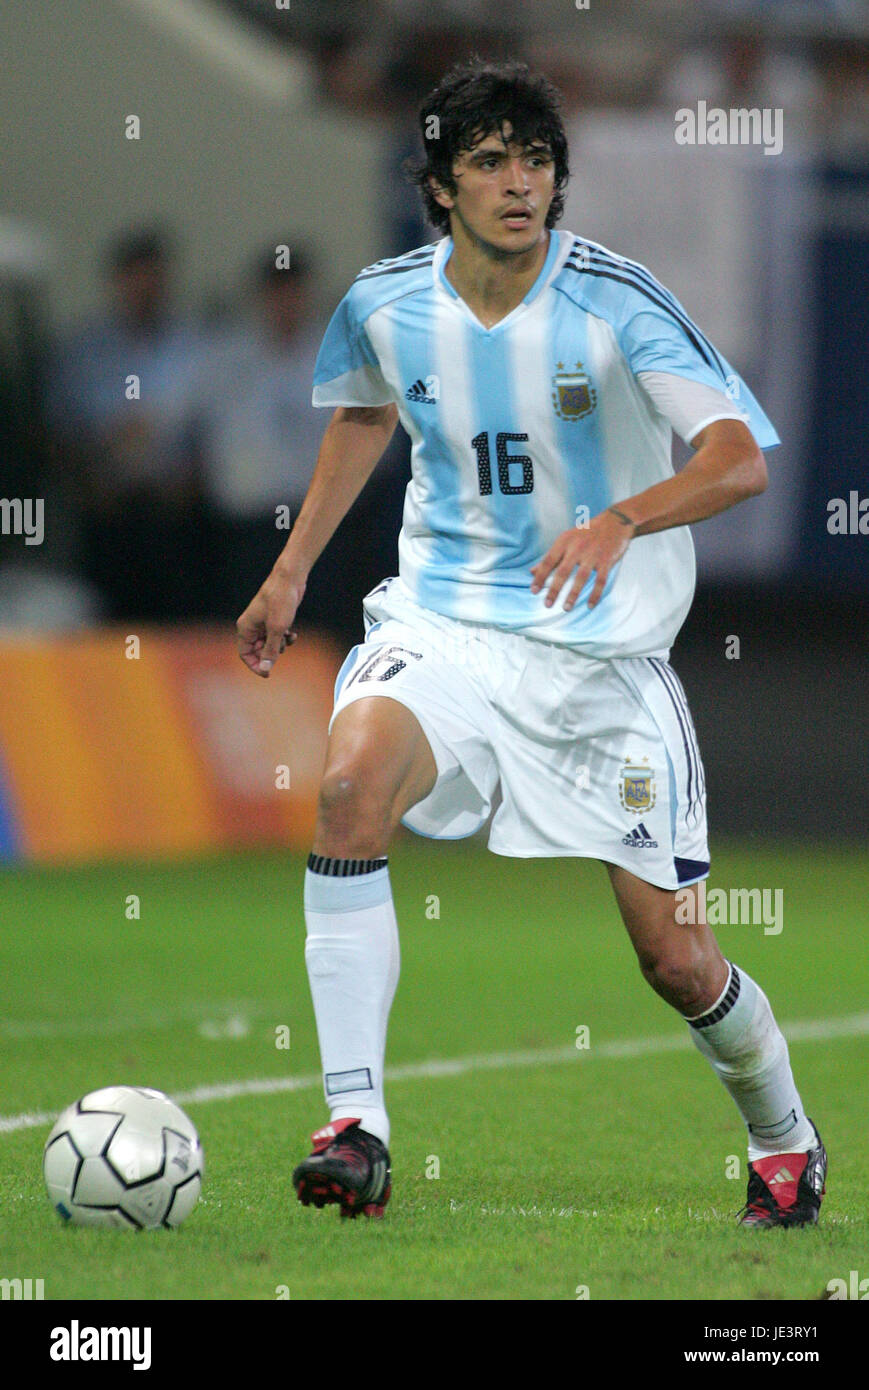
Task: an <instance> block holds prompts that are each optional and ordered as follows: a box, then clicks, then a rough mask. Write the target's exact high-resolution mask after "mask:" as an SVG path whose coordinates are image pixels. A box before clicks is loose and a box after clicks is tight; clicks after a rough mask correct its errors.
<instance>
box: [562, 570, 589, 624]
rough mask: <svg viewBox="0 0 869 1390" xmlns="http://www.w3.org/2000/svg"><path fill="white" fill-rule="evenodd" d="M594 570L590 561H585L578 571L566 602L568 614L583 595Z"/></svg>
mask: <svg viewBox="0 0 869 1390" xmlns="http://www.w3.org/2000/svg"><path fill="white" fill-rule="evenodd" d="M592 568H593V566H592V565H591V564H589V562H588V561H584V562H583V563H582V564H581V565H580V567H579V569H578V570H577V572H576V577H575V578H574V581H573V583H572V584H571V586H570V589H569V591H568V594H567V598H566V599H565V600H564V607H565V610H566V611H567V612H569V611H570V609H571V608H572V607H573V605H574V604H575V603H576V600H577V599H578V598H579V596H580V594H581V593H582V591H583V589H584V588H585V585H586V582H587V580H588V577H589V575H590V574H591V571H592Z"/></svg>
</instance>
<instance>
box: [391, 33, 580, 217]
mask: <svg viewBox="0 0 869 1390" xmlns="http://www.w3.org/2000/svg"><path fill="white" fill-rule="evenodd" d="M433 117H436V119H435V120H433V119H432V118H433ZM506 121H509V122H510V125H511V127H512V134H511V136H510V140H511V143H515V144H518V145H520V146H524V145H527V144H529V143H530V142H531V141H534V140H542V141H545V143H546V144H547V145H548V146H549V148H550V150H551V151H552V156H553V160H554V163H555V193H554V196H553V199H552V203H551V204H550V207H549V212H548V214H547V217H546V226H547V227H554V226H555V224H556V222H557V221H558V220H559V218H560V217H561V215H562V213H563V211H564V188H565V186H566V184H567V180H568V176H569V173H570V170H569V169H568V165H567V138H566V136H565V134H564V126H563V125H562V121H561V95H560V93H559V91H558V88H557V87H555V86H554V84H553V83H552V82H550V81H549V79H548V78H547V77H544V76H543V75H542V74H535V73H532V72H531V71H530V69H529V68H528V65H527V64H526V63H519V62H503V63H492V62H487V61H486V60H485V59H483V58H480V57H479V56H477V55H476V54H474V55H473V56H472V57H471V58H470V59H469V60H468V61H467V62H464V63H457V64H456V65H455V67H452V68H450V70H449V72H448V73H447V74H446V75H445V77H443V78H442V79H441V81H440V82H439V83H438V85H437V86H436V87H435V88H434V90H433V91H432V92H430V93H429V95H428V96H427V97H426V98H425V100H424V101H423V103H422V105H421V106H420V108H419V124H420V130H421V132H422V144H423V149H424V150H425V157H424V158H423V159H421V160H406V161H405V165H404V168H405V172H406V174H407V177H408V179H409V180H410V182H411V183H415V184H416V186H417V187H418V189H419V191H420V194H421V196H422V200H423V203H424V205H425V213H426V217H427V218H428V220H429V222H431V224H432V226H434V227H437V228H439V229H440V230H443V231H447V232H448V231H449V228H450V210H449V208H444V207H441V205H440V203H438V202H437V201H436V200H435V197H434V194H433V192H432V189H431V186H430V184H429V182H428V180H429V176H430V175H434V178H435V179H436V181H437V183H438V184H439V186H440V187H441V188H442V189H444V191H445V192H447V193H449V195H450V196H451V197H454V196H455V194H456V191H457V190H456V184H455V180H454V178H453V163H454V161H455V159H456V156H457V155H460V154H464V153H465V152H466V151H468V150H471V149H473V148H474V146H475V145H476V144H477V143H478V142H479V141H480V140H482V139H485V137H486V136H487V135H491V134H493V133H497V134H499V135H501V137H502V139H503V136H504V123H505V122H506Z"/></svg>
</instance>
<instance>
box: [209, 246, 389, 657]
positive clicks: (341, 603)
mask: <svg viewBox="0 0 869 1390" xmlns="http://www.w3.org/2000/svg"><path fill="white" fill-rule="evenodd" d="M282 245H285V246H286V247H288V249H289V246H291V245H292V243H291V242H285V243H282ZM277 253H278V247H277V246H271V247H270V249H268V250H267V252H266V253H264V256H263V257H261V259H260V260H259V261H257V264H256V267H254V271H253V277H252V286H250V288H252V291H253V300H252V303H250V307H249V309H247V310H246V313H245V316H243V320H242V321H241V322H238V324H235V325H234V327H229V328H228V329H225V331H224V332H221V334H220V335H217V336H216V338H214V339H213V341H211V343H210V346H209V350H207V353H206V354H204V357H203V364H202V371H200V374H199V381H197V389H196V398H195V403H193V418H192V434H193V438H195V442H196V452H197V456H199V467H200V478H202V489H203V498H204V512H203V513H202V514H200V521H202V525H203V539H204V545H206V549H207V562H206V570H204V573H206V578H207V584H209V591H210V602H209V613H210V616H213V617H216V619H221V620H225V621H234V620H235V619H236V617H238V616H239V613H241V612H242V610H243V609H245V607H246V605H247V603H249V602H250V599H252V598H253V595H254V594H256V592H257V589H259V588H260V585H261V584H263V581H264V580H266V578H267V575H268V573H270V570H271V566H273V564H274V562H275V559H277V557H278V555H279V552H281V550H282V548H284V545H285V543H286V539H288V535H289V530H291V527H292V523H295V520H296V516H298V514H299V510H300V507H302V503H303V500H304V495H306V492H307V488H309V484H310V480H311V475H313V473H314V466H316V463H317V455H318V450H320V441H321V438H323V432H324V430H325V425H327V421H328V416H330V411H323V410H316V409H314V407H313V406H311V382H313V375H314V361H316V357H317V350H318V347H320V342H321V338H323V329H324V324H323V322H321V321H317V322H314V321H313V318H311V307H313V306H311V292H313V267H311V264H310V260H309V257H307V254H306V253H304V252H296V250H295V249H293V250H291V253H289V265H286V267H285V268H281V264H282V263H281V261H279V260H278V254H277ZM362 542H363V538H362V537H360V535H359V512H350V514H349V517H348V518H346V520H345V523H343V524H342V525H341V527H339V530H338V532H336V535H335V537H334V539H332V541H331V542H330V543H328V545H327V548H325V550H324V553H323V556H321V557H320V559H318V560H317V564H316V566H314V569H313V571H311V575H310V578H309V582H307V589H306V594H304V598H303V600H302V606H300V609H299V620H300V623H303V624H311V626H313V627H318V628H327V630H331V631H334V632H335V634H338V635H342V637H343V635H345V632H346V631H349V628H350V626H355V620H356V617H357V612H359V602H360V599H362V594H363V592H364V589H360V584H363V582H364V578H360V580H359V582H355V581H353V573H355V567H356V566H357V564H359V562H360V556H362V553H363V550H364V545H363V543H362ZM378 577H380V575H378Z"/></svg>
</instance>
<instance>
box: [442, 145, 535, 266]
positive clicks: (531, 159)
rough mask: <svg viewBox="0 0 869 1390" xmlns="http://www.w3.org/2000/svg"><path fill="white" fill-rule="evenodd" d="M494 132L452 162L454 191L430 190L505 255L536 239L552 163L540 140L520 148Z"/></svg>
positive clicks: (468, 228)
mask: <svg viewBox="0 0 869 1390" xmlns="http://www.w3.org/2000/svg"><path fill="white" fill-rule="evenodd" d="M511 131H512V127H511V126H510V124H509V123H505V125H504V136H505V137H506V143H505V140H504V139H502V137H501V135H500V134H498V133H497V132H493V133H492V134H490V135H486V136H484V137H483V138H482V139H480V140H479V141H478V142H477V143H476V144H475V145H474V147H473V149H472V150H467V151H465V152H464V153H462V154H460V155H458V156H457V157H456V159H455V161H454V163H453V179H454V181H455V185H456V192H455V195H451V194H449V193H447V192H445V191H444V190H440V191H439V190H438V189H437V188H435V189H434V193H435V197H436V199H437V201H438V202H439V203H440V205H441V207H445V208H449V209H450V213H451V217H452V219H453V224H454V225H455V222H456V221H458V222H459V223H460V224H461V225H462V226H463V227H464V228H465V230H466V231H468V232H469V233H470V234H471V236H472V238H474V239H476V240H478V241H482V242H484V243H485V244H486V245H488V246H490V247H492V248H493V249H495V250H498V251H502V252H505V253H507V254H510V253H514V254H519V253H521V252H523V251H530V250H531V249H532V248H533V247H534V246H535V245H536V244H537V242H538V241H539V240H540V237H541V234H542V232H543V228H544V224H545V222H546V215H547V213H548V212H549V205H550V203H551V202H552V198H553V195H554V192H555V163H554V160H553V157H552V152H551V150H550V149H549V147H548V146H547V145H546V144H545V142H544V141H542V140H536V141H533V142H532V143H531V144H529V145H526V146H525V147H524V148H521V147H520V146H519V145H517V144H514V143H513V141H512V140H511V139H510V135H511Z"/></svg>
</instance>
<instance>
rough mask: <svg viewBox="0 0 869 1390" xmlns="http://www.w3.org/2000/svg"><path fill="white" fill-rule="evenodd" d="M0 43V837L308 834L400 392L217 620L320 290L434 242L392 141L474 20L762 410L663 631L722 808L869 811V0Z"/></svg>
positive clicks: (587, 195) (260, 552)
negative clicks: (698, 121) (700, 125)
mask: <svg viewBox="0 0 869 1390" xmlns="http://www.w3.org/2000/svg"><path fill="white" fill-rule="evenodd" d="M0 40H2V50H3V53H4V56H5V63H4V67H5V72H4V82H3V87H2V93H0V114H2V128H3V132H4V136H3V151H2V166H3V169H2V181H0V498H2V499H3V501H2V503H0V505H2V523H3V525H2V534H0V678H2V680H3V690H4V694H3V697H2V701H0V855H2V856H3V857H4V858H6V859H7V860H11V861H14V860H20V859H24V860H28V859H42V860H47V861H70V860H73V861H74V860H87V859H93V858H99V857H101V856H107V855H108V856H111V855H117V854H130V853H142V854H158V853H167V854H178V853H182V854H183V853H191V852H197V851H199V850H203V849H209V848H211V847H215V846H217V847H221V846H223V847H230V848H232V847H239V846H244V845H247V844H254V843H257V844H258V843H284V842H290V843H294V844H296V845H298V846H300V847H302V846H304V845H305V843H306V837H307V836H308V835H309V834H310V828H311V824H312V815H313V806H314V799H315V796H316V786H317V778H318V774H319V770H320V766H321V763H322V754H323V749H324V747H325V725H326V721H327V719H328V714H329V711H330V708H331V702H330V696H331V685H332V681H333V679H334V674H335V672H336V671H337V668H338V666H339V665H340V662H341V660H342V659H343V656H344V653H345V652H346V650H347V648H348V646H349V645H351V644H352V643H353V642H356V641H360V640H361V637H362V629H361V609H360V604H361V599H362V596H363V595H364V594H365V592H366V591H367V590H368V589H369V588H371V587H373V586H374V585H375V584H376V583H377V582H378V581H379V580H380V579H381V578H382V577H384V576H385V575H389V574H393V573H396V572H397V551H396V539H397V534H398V530H399V527H400V522H401V509H402V500H403V493H404V488H405V485H406V482H407V478H408V476H409V447H408V441H407V438H406V436H405V435H404V433H403V431H402V430H401V429H400V427H399V430H398V431H397V434H396V438H395V440H394V441H393V444H392V445H391V446H390V449H389V452H388V454H387V456H386V457H385V458H384V460H383V462H382V463H381V465H380V467H379V468H378V470H377V471H376V473H375V475H374V477H373V478H372V480H371V482H370V483H369V485H368V486H367V487H366V489H365V491H364V492H363V494H362V496H361V497H360V499H359V501H358V502H357V504H356V505H355V506H354V508H353V509H352V511H351V512H350V514H349V515H348V517H347V519H346V520H345V522H344V523H343V524H342V526H341V528H340V529H339V531H338V533H337V534H336V536H335V538H334V540H333V541H332V542H331V544H330V545H329V547H328V548H327V550H326V552H325V553H324V555H323V557H322V558H321V560H320V562H319V563H318V565H317V566H316V568H315V570H314V572H313V574H312V576H311V581H310V584H309V588H308V592H307V593H306V595H305V598H304V601H303V604H302V608H301V610H300V615H299V627H300V631H301V632H302V639H301V640H300V642H299V643H298V644H297V646H296V648H295V649H294V652H293V656H292V663H291V662H289V661H288V662H286V663H285V664H284V665H283V666H282V667H281V668H280V670H279V677H278V679H276V680H272V681H270V682H268V684H266V683H263V682H258V681H255V680H253V679H252V678H251V677H250V676H249V675H248V673H247V672H245V671H244V670H243V669H242V668H241V666H240V663H238V661H237V658H236V656H235V650H234V632H233V625H234V622H235V619H236V618H237V616H238V614H239V613H240V612H241V610H242V609H243V608H244V607H245V606H246V604H247V603H248V601H249V600H250V598H251V597H252V596H253V594H254V593H255V592H256V589H257V588H258V587H259V584H260V583H261V582H262V581H263V579H264V578H265V577H266V575H267V574H268V571H269V569H270V567H271V565H272V563H273V561H274V559H275V558H276V556H277V554H278V553H279V551H280V550H281V548H282V547H283V544H284V542H285V540H286V534H287V532H286V529H285V528H284V529H280V526H279V525H278V526H276V508H283V509H285V514H286V517H287V518H288V521H286V523H285V527H286V525H289V524H291V522H292V519H293V518H294V517H295V516H296V514H297V512H298V510H299V507H300V505H301V502H302V499H303V498H304V495H305V491H306V488H307V485H308V482H309V480H310V477H311V473H312V471H313V467H314V462H315V458H316V453H317V448H318V445H319V441H320V438H321V436H322V433H323V430H324V428H325V425H326V420H327V416H328V412H322V411H315V410H314V409H313V408H312V407H311V405H310V389H311V376H312V369H313V363H314V358H315V356H316V351H317V347H318V344H319V341H320V338H321V335H322V333H323V330H324V328H325V325H326V322H327V321H328V318H329V315H330V314H331V312H332V309H333V308H334V306H335V304H336V303H337V301H338V299H339V298H340V297H341V295H342V294H343V293H344V292H345V290H346V289H347V287H348V286H349V284H350V282H351V280H352V279H353V277H354V276H355V274H356V273H357V272H358V271H359V269H361V267H362V266H364V265H366V264H368V263H370V262H372V261H374V260H376V259H379V258H381V257H385V256H391V255H397V254H400V253H401V252H404V251H407V250H409V249H411V248H413V247H415V246H417V245H420V244H422V243H425V242H427V241H431V240H433V239H434V237H435V234H434V232H433V230H432V229H431V228H430V227H428V226H427V225H426V224H425V222H424V221H423V220H422V216H421V210H420V205H419V202H418V198H417V195H416V192H415V190H414V189H412V188H411V187H410V186H409V185H408V184H407V183H406V181H405V179H404V178H403V174H402V164H403V161H404V160H405V159H406V158H407V156H408V155H411V154H413V153H415V152H416V149H417V133H416V111H417V107H418V103H419V102H420V100H421V99H422V97H423V96H424V95H425V93H426V92H427V91H428V90H429V89H430V88H431V87H432V86H433V85H434V83H435V82H436V81H437V80H438V78H439V77H440V76H441V75H442V73H443V72H444V70H445V69H446V68H447V67H448V66H449V65H450V64H451V63H452V62H453V61H455V60H458V59H462V58H465V57H467V56H468V55H469V54H470V53H471V52H479V53H480V54H482V55H484V56H487V57H492V58H502V57H519V58H523V59H525V60H527V61H529V62H530V63H532V64H533V65H535V66H537V67H539V68H541V69H542V70H543V71H545V72H546V73H547V74H548V75H549V76H550V77H551V78H552V79H553V80H554V81H555V82H556V83H557V85H558V86H559V87H560V89H561V92H562V94H563V99H564V114H565V120H566V125H567V130H568V135H569V140H570V151H571V171H572V173H571V182H570V186H569V190H568V196H567V200H566V209H565V215H564V218H563V220H562V223H561V225H562V226H564V227H567V228H569V229H570V230H572V231H575V232H577V233H580V234H582V235H585V236H588V237H591V238H593V239H596V240H598V241H602V242H603V243H604V244H606V245H607V246H609V247H611V248H612V249H613V250H615V251H617V252H619V253H621V254H624V255H627V256H629V257H632V258H634V259H637V260H640V261H642V262H643V263H644V264H646V265H647V266H648V267H649V268H650V269H651V270H652V272H653V273H654V274H655V275H656V276H657V277H658V278H659V279H660V280H662V281H663V282H664V283H665V284H666V285H667V286H668V288H670V289H671V290H672V291H673V293H675V294H676V295H677V297H678V298H679V299H680V300H681V301H682V302H683V304H684V305H685V307H686V308H687V309H688V312H689V313H690V314H691V315H692V317H693V318H695V319H696V320H697V321H698V322H699V324H700V326H701V327H702V328H703V330H704V332H705V333H706V334H707V336H709V337H710V338H711V339H712V341H713V342H714V343H715V345H716V346H717V347H718V348H719V349H720V350H721V351H722V352H723V353H724V354H725V355H726V356H727V357H728V358H729V359H730V360H731V361H732V363H733V364H734V366H735V367H736V368H737V369H738V370H739V371H740V372H742V373H743V374H744V375H745V377H746V378H747V380H748V382H749V384H750V385H751V387H752V389H753V390H754V391H755V393H756V395H757V396H758V398H759V400H760V401H761V403H762V404H763V405H764V407H765V408H766V410H767V411H768V413H769V415H770V416H771V418H772V420H773V422H774V423H775V425H776V427H777V429H778V432H779V434H780V436H781V437H782V439H783V441H784V442H783V445H782V447H781V448H779V449H777V450H775V451H774V452H772V453H771V454H770V455H769V458H768V463H769V471H770V486H769V489H768V491H767V492H766V493H765V494H764V496H763V497H761V498H759V499H756V500H754V501H752V502H751V503H749V504H746V505H745V506H744V507H740V508H739V509H738V510H737V511H735V512H731V513H728V514H725V515H724V516H723V517H720V518H715V519H712V520H710V521H707V522H705V523H702V524H700V525H698V526H696V527H694V528H693V531H694V538H695V543H696V546H697V552H698V571H699V583H698V595H697V600H696V602H695V606H694V609H693V611H692V613H691V615H690V617H689V619H688V622H687V623H686V625H685V628H684V629H683V631H682V633H681V635H680V637H679V639H678V642H677V644H676V647H675V648H674V652H673V658H672V659H673V664H674V666H675V667H676V669H677V670H678V671H679V673H680V674H681V676H682V678H683V680H684V682H685V684H686V687H687V689H688V694H689V697H690V699H691V702H692V707H693V710H694V715H695V722H696V723H697V726H698V733H699V736H700V741H701V747H702V749H703V752H704V757H705V761H706V767H707V777H708V789H709V796H710V808H709V810H710V827H711V830H712V832H713V834H714V833H715V831H736V832H741V833H749V834H755V833H756V834H763V835H775V834H787V835H793V836H796V837H806V838H818V837H822V836H836V837H838V838H846V839H849V840H853V839H857V840H860V839H865V837H866V833H867V829H869V815H867V810H866V805H865V801H866V798H865V788H864V780H863V769H862V761H863V757H865V756H866V753H867V750H869V718H867V708H869V700H867V674H869V661H867V637H869V591H867V579H869V563H867V548H869V535H867V534H866V532H869V472H867V468H866V463H865V441H866V439H867V437H869V393H867V391H866V389H865V375H866V366H867V354H866V342H867V333H869V271H867V263H869V196H867V194H869V63H867V58H869V10H867V6H866V4H864V3H858V2H857V0H781V3H777V0H756V2H755V3H750V2H749V0H695V3H694V4H693V5H691V6H689V7H686V6H685V5H684V4H681V3H677V0H630V3H628V0H591V3H590V5H589V6H588V7H587V8H586V7H584V6H581V5H580V3H579V0H577V3H575V4H574V3H572V0H535V4H534V5H533V6H528V5H523V4H519V3H514V2H513V0H498V3H497V4H495V3H494V0H426V3H424V4H423V3H421V2H420V0H364V3H363V0H331V3H329V4H323V3H316V0H292V3H291V4H290V3H289V0H287V3H282V2H281V0H76V4H75V5H68V6H33V5H32V4H29V3H27V2H26V0H6V4H5V5H4V6H3V10H2V15H0ZM701 101H703V102H705V103H706V104H707V107H709V108H712V107H717V108H724V109H725V110H730V109H733V108H761V109H769V110H771V111H779V110H780V111H781V118H780V119H781V121H782V130H783V144H782V148H781V152H780V153H776V154H774V155H770V154H767V153H765V151H764V148H763V147H762V146H760V145H721V146H712V145H699V144H698V145H680V144H677V143H676V140H675V138H674V126H675V113H676V112H677V111H678V110H680V109H681V108H685V107H688V108H695V109H696V107H697V104H698V102H701ZM282 255H283V260H281V257H282ZM686 456H687V451H686V450H684V449H683V448H682V446H681V445H678V443H677V453H676V455H675V460H676V463H677V465H678V464H681V463H682V462H684V459H685V457H686ZM833 499H841V500H842V501H841V507H840V508H839V510H840V511H842V513H843V515H846V516H847V520H846V522H845V523H844V524H843V525H840V526H839V528H838V529H837V528H836V527H835V526H834V525H832V521H831V518H832V512H831V503H832V502H833ZM863 499H867V503H866V512H865V514H864V513H863V512H861V511H860V504H861V501H862V500H863ZM40 503H41V504H42V507H41V510H40V507H39V504H40ZM861 517H863V518H864V520H865V530H864V532H863V533H862V534H861V532H860V519H861ZM831 526H832V529H831ZM733 637H737V638H738V639H739V644H738V655H734V652H735V650H736V649H735V648H734V646H733V643H732V641H730V639H732V638H733ZM131 638H132V639H135V640H134V641H132V642H131V640H130V639H131ZM34 733H36V737H34ZM798 734H799V737H797V735H798Z"/></svg>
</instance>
